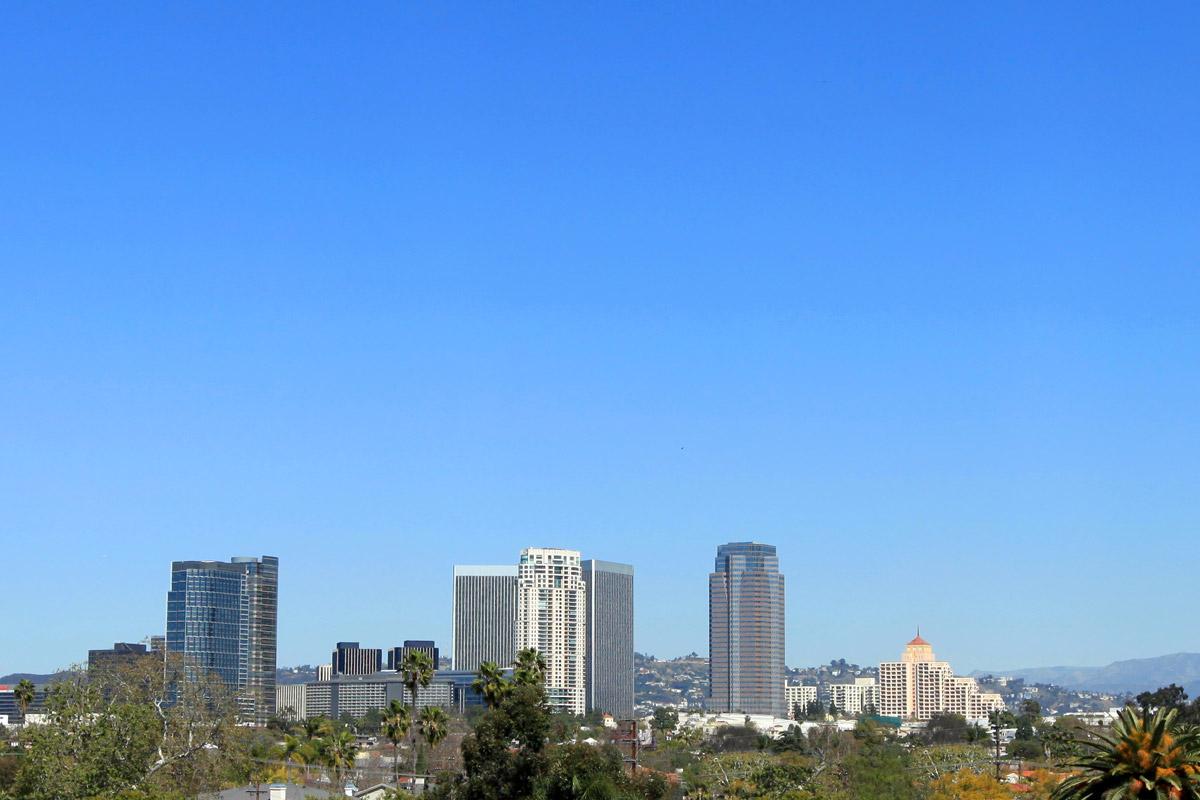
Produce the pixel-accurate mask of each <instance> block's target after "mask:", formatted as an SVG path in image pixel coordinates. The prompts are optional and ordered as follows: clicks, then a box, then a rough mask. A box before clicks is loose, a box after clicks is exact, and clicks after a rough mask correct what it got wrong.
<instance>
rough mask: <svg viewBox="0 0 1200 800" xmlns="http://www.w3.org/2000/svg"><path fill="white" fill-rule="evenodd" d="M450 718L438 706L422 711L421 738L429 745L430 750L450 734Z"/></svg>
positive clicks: (428, 707)
mask: <svg viewBox="0 0 1200 800" xmlns="http://www.w3.org/2000/svg"><path fill="white" fill-rule="evenodd" d="M449 725H450V717H448V716H446V712H445V711H443V710H442V709H440V708H438V707H437V706H426V707H425V708H422V709H421V737H422V738H423V739H425V741H426V742H428V743H429V749H430V750H432V749H433V748H435V747H437V746H438V745H439V744H441V743H442V741H443V740H445V738H446V736H447V734H449V733H450V728H449Z"/></svg>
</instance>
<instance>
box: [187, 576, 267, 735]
mask: <svg viewBox="0 0 1200 800" xmlns="http://www.w3.org/2000/svg"><path fill="white" fill-rule="evenodd" d="M278 598H279V559H278V558H275V557H273V556H263V557H262V558H261V559H258V558H247V557H238V558H233V559H231V560H230V561H175V562H173V563H172V564H171V589H170V591H168V592H167V650H169V651H171V652H174V653H180V654H181V655H182V656H183V658H184V661H185V664H186V665H189V666H192V667H195V668H198V669H203V670H205V671H206V672H213V673H216V674H217V675H218V676H220V678H221V679H222V680H223V681H224V682H225V684H226V685H227V686H229V687H230V688H231V689H233V690H234V691H236V692H237V694H238V704H239V707H240V709H241V713H242V717H243V718H244V719H245V720H247V721H251V722H256V723H259V724H264V723H266V721H267V719H268V718H269V717H270V716H271V715H272V714H274V713H275V655H276V631H277V623H278Z"/></svg>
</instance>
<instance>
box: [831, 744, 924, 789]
mask: <svg viewBox="0 0 1200 800" xmlns="http://www.w3.org/2000/svg"><path fill="white" fill-rule="evenodd" d="M843 773H844V776H845V792H846V797H847V798H849V800H884V798H886V800H916V798H918V797H919V796H920V790H919V787H918V786H917V783H916V781H915V779H914V776H913V772H912V769H911V764H910V761H909V756H908V754H907V753H906V752H905V751H904V749H903V748H902V747H900V746H899V745H896V744H893V743H887V744H882V745H871V746H868V747H865V748H863V750H862V751H860V752H858V753H855V754H854V755H852V756H850V757H848V758H847V759H846V760H845V762H844V763H843Z"/></svg>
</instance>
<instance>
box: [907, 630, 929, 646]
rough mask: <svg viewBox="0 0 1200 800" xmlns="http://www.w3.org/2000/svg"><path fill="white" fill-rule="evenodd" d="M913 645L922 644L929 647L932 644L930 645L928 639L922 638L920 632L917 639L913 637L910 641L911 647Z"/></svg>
mask: <svg viewBox="0 0 1200 800" xmlns="http://www.w3.org/2000/svg"><path fill="white" fill-rule="evenodd" d="M913 645H921V646H924V647H929V646H930V645H929V642H927V641H925V640H924V639H922V638H921V634H919V633H918V634H917V637H916V638H915V639H913V640H912V641H911V642H909V643H908V646H909V647H912V646H913Z"/></svg>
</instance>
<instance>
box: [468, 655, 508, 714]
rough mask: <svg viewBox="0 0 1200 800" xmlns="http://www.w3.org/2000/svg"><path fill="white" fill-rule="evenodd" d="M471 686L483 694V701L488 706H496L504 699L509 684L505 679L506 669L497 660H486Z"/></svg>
mask: <svg viewBox="0 0 1200 800" xmlns="http://www.w3.org/2000/svg"><path fill="white" fill-rule="evenodd" d="M471 688H472V689H474V690H475V691H476V692H478V693H479V694H481V695H483V702H485V703H487V706H488V708H495V707H496V706H498V705H500V701H501V700H503V699H504V693H505V691H506V690H507V689H508V684H507V683H506V682H505V680H504V670H502V669H500V665H499V664H497V663H496V662H495V661H484V662H483V663H482V664H480V665H479V672H477V673H476V677H475V680H474V682H473V683H472V684H471Z"/></svg>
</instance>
